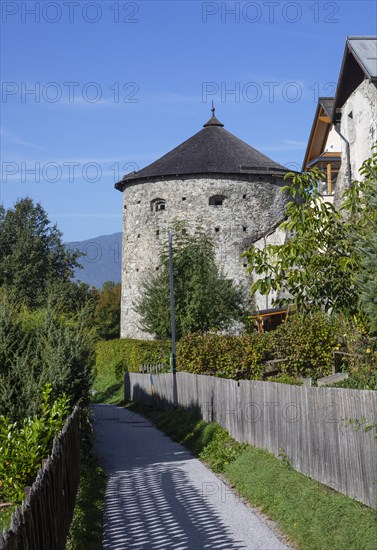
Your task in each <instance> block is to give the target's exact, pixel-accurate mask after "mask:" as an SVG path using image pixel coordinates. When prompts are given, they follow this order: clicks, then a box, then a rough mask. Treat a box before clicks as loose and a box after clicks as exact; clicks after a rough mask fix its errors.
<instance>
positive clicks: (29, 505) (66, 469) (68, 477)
mask: <svg viewBox="0 0 377 550" xmlns="http://www.w3.org/2000/svg"><path fill="white" fill-rule="evenodd" d="M80 441H81V435H80V410H79V408H78V407H75V409H74V410H73V412H72V414H71V415H70V416H69V418H68V419H67V421H66V423H65V425H64V427H63V429H62V431H61V432H60V434H59V435H58V436H57V437H56V438H55V439H54V443H53V448H52V453H51V456H49V457H48V459H47V460H46V461H44V463H43V466H42V467H41V469H40V470H39V471H38V474H37V477H36V480H35V482H34V483H33V485H32V487H31V489H30V491H28V494H27V496H26V498H25V500H24V501H23V503H22V505H21V507H20V508H17V509H16V510H15V512H14V513H13V514H12V519H11V527H10V529H9V530H4V532H3V534H1V533H0V549H1V550H64V549H65V545H66V539H67V535H68V531H69V527H70V525H71V521H72V516H73V509H74V507H75V501H76V493H77V488H78V485H79V479H80V452H81V451H80Z"/></svg>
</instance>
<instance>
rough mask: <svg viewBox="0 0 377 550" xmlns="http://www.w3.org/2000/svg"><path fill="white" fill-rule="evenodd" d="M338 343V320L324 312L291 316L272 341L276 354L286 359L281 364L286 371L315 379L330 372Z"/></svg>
mask: <svg viewBox="0 0 377 550" xmlns="http://www.w3.org/2000/svg"><path fill="white" fill-rule="evenodd" d="M337 343H338V342H337V327H336V321H335V320H334V319H333V318H329V317H328V316H327V315H326V314H325V313H323V312H317V313H314V314H313V315H311V316H309V315H303V314H299V313H296V314H294V315H292V316H289V317H288V318H287V319H286V321H285V322H284V323H283V324H282V325H280V326H279V327H278V328H277V329H276V331H274V333H273V338H272V340H271V346H272V353H273V355H274V357H275V358H276V359H287V361H284V362H283V363H282V364H281V370H282V371H283V372H284V373H288V374H289V375H291V376H305V377H309V376H310V377H312V378H314V379H317V378H320V377H321V376H327V375H329V374H331V372H332V364H333V351H334V350H335V349H336V348H337Z"/></svg>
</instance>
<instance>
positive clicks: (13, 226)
mask: <svg viewBox="0 0 377 550" xmlns="http://www.w3.org/2000/svg"><path fill="white" fill-rule="evenodd" d="M61 237H62V234H61V232H60V231H59V230H58V229H57V227H56V225H53V226H51V224H50V221H49V220H48V218H47V214H46V212H45V211H44V210H43V208H42V206H41V205H40V204H39V203H37V204H34V203H33V201H32V200H31V199H29V198H25V199H20V200H18V201H17V202H16V203H15V205H14V208H10V209H9V210H5V209H4V207H3V206H0V287H4V288H6V289H7V290H8V292H9V293H11V294H13V296H14V298H15V299H16V300H17V301H18V302H20V303H23V304H26V305H28V306H29V307H38V306H40V305H42V304H45V303H46V301H47V296H48V292H49V289H51V287H53V286H54V285H55V284H59V283H68V281H69V279H70V277H72V275H73V271H74V268H75V267H77V265H78V263H77V257H78V256H79V254H78V253H74V252H70V251H69V250H67V249H66V247H65V246H64V244H63V242H62V240H61Z"/></svg>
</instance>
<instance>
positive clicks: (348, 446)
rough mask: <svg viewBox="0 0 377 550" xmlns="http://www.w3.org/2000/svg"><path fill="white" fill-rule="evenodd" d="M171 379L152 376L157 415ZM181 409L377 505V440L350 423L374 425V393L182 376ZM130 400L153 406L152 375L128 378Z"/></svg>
mask: <svg viewBox="0 0 377 550" xmlns="http://www.w3.org/2000/svg"><path fill="white" fill-rule="evenodd" d="M173 379H174V375H173V374H159V375H153V383H154V388H155V392H156V400H157V405H158V407H159V408H161V409H163V410H167V409H168V408H169V407H172V405H173V401H174V395H173V393H174V382H173ZM175 380H176V388H177V389H176V393H177V397H178V400H177V404H178V405H179V406H181V407H184V408H189V409H192V408H195V409H197V410H198V412H199V414H200V416H201V418H203V419H204V420H206V421H209V422H210V421H214V422H217V423H218V424H220V425H221V426H223V427H224V428H225V429H226V430H228V431H229V433H230V435H231V436H232V437H233V438H234V439H236V440H237V441H241V442H246V443H249V444H251V445H255V446H256V447H259V448H262V449H266V450H268V451H270V452H272V453H274V454H275V455H278V454H279V453H281V452H283V453H284V454H285V456H286V457H287V459H288V460H289V461H290V463H291V464H292V466H293V468H295V469H296V470H298V471H300V472H302V473H304V474H306V475H308V476H310V477H312V478H313V479H316V480H318V481H320V482H321V483H324V484H325V485H328V486H330V487H332V488H333V489H335V490H337V491H339V492H342V493H344V494H346V495H349V496H350V497H352V498H354V499H356V500H358V501H360V502H362V503H364V504H366V505H368V506H372V507H375V506H376V505H377V495H376V482H377V460H376V456H377V439H376V437H375V436H374V433H373V430H371V431H369V432H365V431H364V430H363V429H359V430H356V429H354V427H353V426H352V425H350V424H349V422H347V419H349V420H357V419H358V420H360V419H361V418H366V419H367V420H368V421H369V422H377V392H375V391H367V390H349V389H341V388H329V387H321V388H314V387H308V386H289V385H287V384H277V383H274V382H262V381H255V380H241V381H239V382H237V381H235V380H228V379H222V378H216V377H211V376H201V375H194V374H188V373H177V374H176V375H175ZM125 398H126V399H130V400H133V401H135V402H139V403H145V404H153V399H152V393H151V384H150V379H149V375H145V374H135V373H127V374H126V376H125Z"/></svg>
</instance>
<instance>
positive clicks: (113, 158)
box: [0, 0, 377, 241]
mask: <svg viewBox="0 0 377 550" xmlns="http://www.w3.org/2000/svg"><path fill="white" fill-rule="evenodd" d="M1 9H2V13H1V21H2V23H1V25H2V29H1V30H2V32H1V71H2V97H1V168H2V174H1V176H2V177H1V184H0V185H1V188H0V194H1V197H0V198H1V201H2V203H3V204H4V206H5V207H10V206H11V205H12V204H14V202H15V201H16V200H17V198H20V197H24V196H29V197H32V198H33V199H35V200H38V201H40V202H41V203H42V205H43V206H44V208H45V210H46V211H47V213H48V215H49V218H50V220H51V221H53V222H57V224H58V227H59V228H60V230H61V231H62V232H63V237H64V240H66V241H79V240H82V239H89V238H92V237H95V236H97V235H102V234H110V233H114V232H116V231H120V230H121V215H122V208H121V193H119V192H118V191H116V190H114V183H115V182H116V181H118V179H120V177H121V176H122V175H123V174H125V173H126V172H129V171H132V170H133V169H138V168H141V167H143V166H146V165H147V164H149V163H150V162H152V161H153V160H156V159H157V158H158V157H160V156H161V155H163V154H164V153H166V152H168V151H169V150H171V149H172V148H173V147H175V146H176V145H178V144H179V143H181V142H182V141H184V140H185V139H187V138H189V137H190V136H191V135H193V134H194V133H196V132H197V131H199V130H200V129H201V127H202V124H204V123H205V122H206V121H207V119H208V118H209V116H210V103H211V100H212V99H214V101H215V106H216V115H217V116H218V118H219V119H220V120H221V121H222V122H223V123H224V124H225V128H226V129H227V130H229V131H230V132H232V133H234V134H235V135H237V136H238V137H239V138H241V139H243V140H244V141H246V142H247V143H249V144H250V145H252V146H253V147H255V148H257V149H259V150H260V151H262V152H263V153H265V154H267V155H268V156H270V157H271V158H273V159H274V160H276V161H278V162H280V163H282V164H284V165H288V166H290V167H292V168H299V167H300V166H301V163H302V159H303V155H304V151H305V147H306V142H307V139H308V135H309V132H310V128H311V124H312V120H313V116H314V112H315V105H316V100H317V98H318V95H320V96H321V95H332V94H333V93H334V88H335V84H336V81H337V78H338V75H339V70H340V65H341V61H342V56H343V51H344V47H345V39H346V36H347V35H373V34H377V29H376V26H377V23H376V21H377V13H376V4H375V2H374V1H362V0H361V1H360V0H359V1H358V2H353V1H344V0H341V1H340V2H329V1H326V2H316V1H297V2H277V1H271V2H268V1H263V2H262V1H254V2H226V3H225V2H201V1H190V2H182V1H179V2H174V1H171V2H163V1H154V2H151V1H142V2H116V1H109V2H107V1H101V2H89V1H88V2H86V1H85V0H84V1H80V2H79V1H66V2H53V1H50V2H33V1H27V2H15V1H6V0H3V2H2V3H1Z"/></svg>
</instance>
